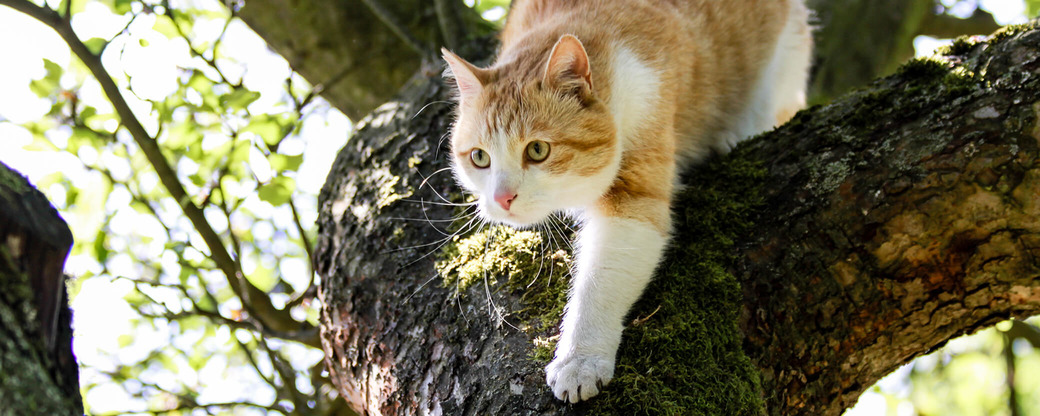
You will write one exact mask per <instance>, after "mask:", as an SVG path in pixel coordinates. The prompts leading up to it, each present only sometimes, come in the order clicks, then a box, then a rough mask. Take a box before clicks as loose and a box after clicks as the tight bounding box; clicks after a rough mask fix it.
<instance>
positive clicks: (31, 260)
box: [0, 163, 83, 415]
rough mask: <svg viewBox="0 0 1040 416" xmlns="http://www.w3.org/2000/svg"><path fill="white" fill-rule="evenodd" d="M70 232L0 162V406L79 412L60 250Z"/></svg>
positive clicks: (5, 410)
mask: <svg viewBox="0 0 1040 416" xmlns="http://www.w3.org/2000/svg"><path fill="white" fill-rule="evenodd" d="M71 248H72V232H71V231H69V227H68V226H67V225H66V224H65V221H63V220H62V219H61V217H60V216H58V212H57V211H56V210H55V209H54V208H53V207H52V206H51V205H50V203H48V202H47V199H46V198H44V196H43V194H41V193H40V192H39V191H37V190H36V189H35V188H33V187H32V185H30V184H29V181H28V180H27V179H25V178H24V177H23V176H22V175H20V174H19V173H17V172H15V171H12V170H10V169H9V168H8V167H7V166H5V165H4V164H2V163H0V369H3V376H2V377H0V403H3V407H2V408H0V414H5V415H7V414H53V415H73V414H82V413H83V400H82V399H81V397H80V394H79V376H78V374H79V370H78V367H77V365H76V357H75V356H74V355H73V354H72V326H71V324H72V313H71V311H70V310H69V306H68V297H67V296H66V291H65V276H64V275H63V274H62V270H63V269H64V267H65V258H66V256H67V255H68V253H69V250H70V249H71Z"/></svg>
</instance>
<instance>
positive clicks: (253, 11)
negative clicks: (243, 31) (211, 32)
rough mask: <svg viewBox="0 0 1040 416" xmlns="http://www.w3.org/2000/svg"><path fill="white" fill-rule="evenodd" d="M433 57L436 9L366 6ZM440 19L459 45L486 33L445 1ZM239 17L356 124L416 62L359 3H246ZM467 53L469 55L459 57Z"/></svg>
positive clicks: (467, 12)
mask: <svg viewBox="0 0 1040 416" xmlns="http://www.w3.org/2000/svg"><path fill="white" fill-rule="evenodd" d="M370 1H373V2H374V4H377V5H378V6H381V7H382V8H384V9H385V12H386V13H387V14H388V15H389V16H392V18H393V19H395V20H396V21H397V22H398V23H399V24H400V27H401V28H402V29H403V30H405V31H407V33H408V34H409V35H410V36H411V37H412V38H413V39H414V40H415V41H417V42H418V43H419V44H420V46H421V47H422V48H423V49H424V52H425V53H428V54H429V55H430V56H432V55H433V54H434V53H435V52H436V51H437V48H438V47H439V46H441V45H450V43H449V42H445V40H444V36H443V35H442V33H441V31H440V29H439V28H440V27H441V26H440V25H439V22H438V14H437V10H436V8H435V3H439V2H435V1H430V0H394V1H383V0H370ZM444 4H447V6H446V8H447V9H448V10H447V11H446V13H442V14H441V16H445V17H444V19H445V20H448V21H451V22H454V23H452V24H451V26H454V27H457V28H460V32H461V33H460V35H461V36H466V37H472V36H482V35H486V34H488V33H489V32H490V31H491V30H492V28H491V27H490V26H489V25H488V24H487V23H485V22H483V21H482V20H481V19H480V16H477V15H476V13H475V12H473V11H472V9H470V8H468V7H465V6H464V5H463V4H462V2H461V1H460V0H450V1H444ZM237 13H238V16H239V17H241V18H242V20H243V21H245V22H246V23H247V24H249V26H250V27H251V28H253V30H255V31H256V32H257V33H259V34H260V36H262V37H263V38H264V39H265V40H266V41H267V43H268V44H269V45H270V46H271V47H272V48H273V49H274V50H275V51H277V52H278V53H279V54H281V55H282V56H283V57H285V59H286V60H288V61H289V65H291V66H292V68H293V69H294V70H296V71H297V72H299V73H300V74H301V75H303V76H304V78H306V79H308V80H309V81H310V82H311V83H312V84H315V85H316V86H317V87H318V92H319V93H321V94H322V96H323V97H325V99H327V100H329V102H331V103H332V105H334V106H335V107H336V108H338V109H339V110H340V111H342V112H343V113H344V114H346V115H347V116H348V117H350V118H351V119H352V120H359V119H361V118H362V117H363V116H364V115H365V114H368V112H369V111H371V110H372V109H374V108H376V106H378V105H380V104H382V103H384V102H386V101H387V100H388V99H390V97H392V96H393V95H394V94H395V93H397V92H398V90H400V88H401V86H402V85H403V84H404V82H405V81H406V80H408V78H409V77H411V76H412V74H414V73H415V71H416V70H417V69H418V68H419V63H420V61H421V60H422V58H423V56H422V54H421V53H420V52H418V51H416V50H415V49H413V48H410V47H409V46H408V45H407V44H406V43H405V41H403V40H402V39H401V38H400V37H399V36H398V35H397V34H395V33H394V31H393V30H391V29H390V26H388V25H387V24H386V23H384V21H382V20H380V18H378V17H377V16H376V15H375V14H373V12H372V10H371V9H370V8H369V7H368V6H366V5H365V1H362V0H344V1H338V0H292V1H280V0H248V1H246V2H245V3H244V5H243V6H242V7H241V9H240V10H238V12H237ZM464 52H468V50H466V51H464Z"/></svg>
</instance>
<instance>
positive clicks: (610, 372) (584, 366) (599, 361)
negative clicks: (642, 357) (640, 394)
mask: <svg viewBox="0 0 1040 416" xmlns="http://www.w3.org/2000/svg"><path fill="white" fill-rule="evenodd" d="M612 378H614V359H613V358H610V357H601V356H598V355H583V354H569V355H565V356H563V357H556V359H554V360H553V361H552V362H551V363H549V365H548V366H546V367H545V381H546V382H548V383H549V387H550V388H551V389H552V391H553V394H554V395H556V398H557V399H560V400H563V401H565V402H571V403H577V402H579V401H582V400H588V399H590V398H592V396H595V395H597V394H599V390H600V389H601V388H603V386H606V385H607V383H609V382H610V380H611V379H612Z"/></svg>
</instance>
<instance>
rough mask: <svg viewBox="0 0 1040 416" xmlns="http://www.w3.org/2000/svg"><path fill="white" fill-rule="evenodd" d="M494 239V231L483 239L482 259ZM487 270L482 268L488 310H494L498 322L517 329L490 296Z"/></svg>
mask: <svg viewBox="0 0 1040 416" xmlns="http://www.w3.org/2000/svg"><path fill="white" fill-rule="evenodd" d="M495 240H496V236H495V234H494V233H492V234H491V238H488V239H487V240H485V241H484V260H487V253H488V252H490V251H491V250H490V248H491V244H493V243H495ZM485 264H486V261H485ZM488 272H489V271H488V269H484V294H485V295H486V296H487V302H488V310H489V311H494V313H495V316H496V317H497V318H498V322H501V323H504V324H506V325H509V327H510V328H513V329H515V330H517V331H519V330H520V328H517V327H516V326H515V325H513V324H512V323H510V322H509V321H508V320H506V317H505V315H503V314H502V310H501V309H499V307H498V305H496V304H495V300H494V299H493V298H492V296H491V284H490V283H489V282H488Z"/></svg>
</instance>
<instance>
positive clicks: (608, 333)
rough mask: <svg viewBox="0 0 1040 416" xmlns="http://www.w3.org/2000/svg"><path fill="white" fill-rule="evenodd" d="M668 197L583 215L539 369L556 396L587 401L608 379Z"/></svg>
mask: <svg viewBox="0 0 1040 416" xmlns="http://www.w3.org/2000/svg"><path fill="white" fill-rule="evenodd" d="M667 199H669V198H668V197H667V196H665V198H664V200H662V199H659V198H637V199H631V200H626V201H623V202H621V203H620V204H615V205H614V206H610V207H608V209H597V210H592V211H590V212H588V213H587V218H586V222H585V224H584V226H583V227H582V229H581V231H580V232H579V236H578V254H577V261H576V262H577V266H576V268H575V270H574V271H575V273H574V278H573V281H572V283H571V292H570V296H569V298H568V301H567V306H566V309H565V312H564V317H563V324H562V327H561V336H560V341H559V343H558V344H557V347H556V354H555V359H554V360H553V361H552V362H551V363H550V364H549V366H548V367H546V381H547V382H548V383H549V386H550V387H551V388H552V390H553V393H554V394H555V395H556V397H557V398H558V399H560V400H565V401H570V402H571V403H577V402H578V401H581V400H586V399H589V398H591V397H592V396H595V395H596V394H598V393H599V390H600V388H602V386H603V385H605V384H607V383H608V382H609V381H610V380H611V379H612V378H613V375H614V358H615V356H616V354H617V349H618V344H619V343H620V342H621V331H622V329H624V322H623V320H624V318H625V314H626V313H628V310H629V309H630V308H631V307H632V304H634V303H635V302H636V300H637V299H638V298H639V296H640V294H641V293H642V292H643V289H644V288H645V287H646V285H647V283H648V282H649V281H650V278H651V276H652V275H653V272H654V269H655V268H656V267H657V264H658V262H659V261H660V259H661V257H662V254H663V252H664V248H665V245H666V244H667V242H668V238H669V231H670V218H669V201H668V200H667Z"/></svg>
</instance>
